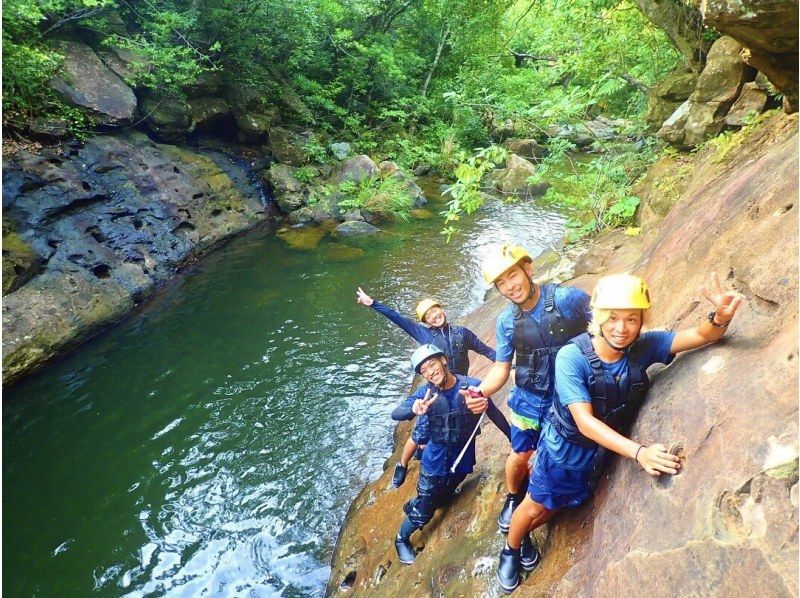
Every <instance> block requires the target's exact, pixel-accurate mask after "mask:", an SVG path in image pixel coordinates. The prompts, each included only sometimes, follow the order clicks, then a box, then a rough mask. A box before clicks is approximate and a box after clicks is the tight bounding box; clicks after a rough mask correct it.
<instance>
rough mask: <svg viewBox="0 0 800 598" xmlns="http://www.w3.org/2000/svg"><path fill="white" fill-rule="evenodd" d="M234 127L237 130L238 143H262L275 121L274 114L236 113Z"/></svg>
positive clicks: (258, 112) (250, 111)
mask: <svg viewBox="0 0 800 598" xmlns="http://www.w3.org/2000/svg"><path fill="white" fill-rule="evenodd" d="M234 117H235V118H236V126H237V127H238V128H239V141H241V142H242V143H262V142H263V141H265V140H266V139H267V136H268V135H269V128H270V126H271V125H272V123H273V121H275V118H276V113H275V112H271V111H266V110H265V111H253V110H248V111H245V112H238V113H237V112H236V111H235V110H234Z"/></svg>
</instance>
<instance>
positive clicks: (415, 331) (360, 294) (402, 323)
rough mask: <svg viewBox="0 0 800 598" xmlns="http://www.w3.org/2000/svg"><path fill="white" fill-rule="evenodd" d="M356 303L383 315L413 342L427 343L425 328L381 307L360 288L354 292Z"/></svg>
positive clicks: (383, 306) (380, 304)
mask: <svg viewBox="0 0 800 598" xmlns="http://www.w3.org/2000/svg"><path fill="white" fill-rule="evenodd" d="M356 303H360V304H361V305H366V306H367V307H371V308H372V309H374V310H375V311H377V312H378V313H379V314H383V315H384V316H385V317H387V318H388V319H389V320H391V321H392V322H394V323H395V324H396V325H397V326H399V327H400V328H402V329H403V331H404V332H405V333H406V334H408V335H409V336H410V337H412V338H413V339H414V340H415V341H417V342H418V343H420V344H422V343H425V342H427V340H428V339H427V336H425V335H424V334H425V332H427V328H426V327H425V326H423V325H422V324H419V323H417V322H416V321H414V320H412V319H410V318H406V317H405V316H402V315H400V314H399V313H397V312H396V311H395V310H393V309H392V308H391V307H387V306H385V305H383V304H382V303H381V302H380V301H376V300H375V299H373V298H372V297H370V296H369V295H367V294H366V293H365V292H364V290H363V289H362V288H361V287H358V290H357V291H356Z"/></svg>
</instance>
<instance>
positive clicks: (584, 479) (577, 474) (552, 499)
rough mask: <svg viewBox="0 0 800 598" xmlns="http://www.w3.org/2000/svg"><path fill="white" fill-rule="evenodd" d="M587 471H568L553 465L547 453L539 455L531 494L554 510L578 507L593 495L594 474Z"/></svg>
mask: <svg viewBox="0 0 800 598" xmlns="http://www.w3.org/2000/svg"><path fill="white" fill-rule="evenodd" d="M593 471H594V469H593V468H591V467H590V468H588V469H586V470H580V471H577V470H573V469H564V468H563V467H560V466H559V465H558V464H557V463H555V462H554V461H553V458H552V457H551V456H550V453H548V452H547V450H546V449H542V450H539V451H537V452H536V461H535V462H534V464H533V471H532V472H531V479H530V482H529V483H528V494H530V496H531V498H532V499H533V500H535V501H536V502H538V503H539V504H541V505H544V506H545V507H547V508H548V509H550V510H556V509H561V508H563V507H577V506H578V505H579V504H581V503H583V502H585V501H586V499H587V498H589V497H590V496H591V494H592V487H591V482H592V473H593Z"/></svg>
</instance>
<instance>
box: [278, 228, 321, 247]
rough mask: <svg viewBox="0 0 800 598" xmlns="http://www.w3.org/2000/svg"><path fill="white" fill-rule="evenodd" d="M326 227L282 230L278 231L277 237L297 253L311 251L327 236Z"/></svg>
mask: <svg viewBox="0 0 800 598" xmlns="http://www.w3.org/2000/svg"><path fill="white" fill-rule="evenodd" d="M329 231H330V227H327V226H304V227H302V228H283V229H281V230H279V231H278V237H279V238H280V239H283V240H284V241H286V243H287V244H288V245H289V247H291V248H292V249H297V250H298V251H313V250H314V249H316V248H317V245H319V242H320V241H321V240H322V237H324V236H325V235H327V234H328V232H329Z"/></svg>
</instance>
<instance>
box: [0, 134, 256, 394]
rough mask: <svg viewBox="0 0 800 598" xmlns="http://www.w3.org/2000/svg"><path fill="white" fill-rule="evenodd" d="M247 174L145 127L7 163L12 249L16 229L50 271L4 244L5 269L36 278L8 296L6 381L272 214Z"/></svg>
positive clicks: (7, 216)
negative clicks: (154, 137) (155, 138)
mask: <svg viewBox="0 0 800 598" xmlns="http://www.w3.org/2000/svg"><path fill="white" fill-rule="evenodd" d="M212 158H214V159H212ZM215 160H217V161H218V162H217V161H215ZM226 170H229V171H226ZM237 177H241V178H237ZM244 182H246V176H245V175H244V173H241V172H239V173H238V175H237V174H236V173H235V172H233V169H232V167H231V166H230V164H229V162H228V161H227V159H226V158H224V157H223V156H221V155H219V156H217V155H213V154H209V155H203V154H198V153H195V152H192V151H188V150H184V149H179V148H176V147H173V146H165V145H158V144H155V143H153V142H151V141H150V140H149V139H148V138H147V137H146V136H144V135H142V134H140V133H129V134H126V135H124V136H102V137H95V138H92V139H90V140H89V141H87V142H86V144H85V146H84V147H83V148H81V149H70V148H64V149H63V150H59V149H53V150H51V151H49V152H45V153H44V154H42V155H39V156H33V155H30V154H25V153H20V154H19V155H18V156H16V157H15V158H14V159H12V160H9V161H6V162H5V163H4V165H3V191H4V193H3V211H4V218H5V219H6V220H7V221H8V222H7V223H6V222H4V225H3V236H4V246H5V242H6V239H7V237H8V235H15V236H16V237H15V238H16V242H15V245H18V246H22V247H24V246H28V247H29V248H30V250H29V251H32V252H33V253H34V254H35V256H36V258H35V262H36V263H37V266H36V268H37V269H38V270H40V272H38V273H37V272H36V271H35V270H34V271H31V269H30V268H26V267H25V266H24V265H22V262H20V260H19V259H18V258H16V257H14V256H13V255H6V249H5V247H4V251H3V270H4V274H5V272H7V271H9V268H10V270H11V271H15V272H16V271H17V270H21V271H23V272H25V276H24V277H25V278H26V279H28V280H27V281H26V282H25V283H24V284H22V285H21V286H20V285H19V284H18V283H15V284H14V285H12V287H11V288H10V289H9V290H11V292H9V293H8V294H6V295H5V296H4V297H3V382H4V383H8V382H10V381H13V380H15V379H17V378H19V377H20V376H21V375H23V374H25V373H27V372H30V371H32V370H34V369H36V368H37V367H39V366H41V365H42V364H43V363H45V362H46V361H47V360H48V359H50V358H51V357H53V356H54V355H56V354H59V353H62V352H63V351H64V350H66V349H67V348H69V347H71V346H74V345H75V344H77V343H79V342H80V341H82V340H83V339H85V338H86V337H87V336H89V335H90V334H92V333H94V332H96V331H97V330H99V329H100V328H102V327H103V326H105V325H107V324H109V323H110V322H113V321H114V320H116V319H119V318H121V317H122V316H124V315H126V314H127V313H128V312H129V311H130V310H131V309H132V308H133V306H134V304H135V303H136V302H139V301H141V300H142V299H143V298H144V297H146V296H147V295H148V294H149V293H150V292H151V291H152V290H153V289H154V288H155V287H156V286H157V285H159V284H162V283H163V282H165V281H166V280H168V279H169V278H170V277H171V276H173V275H174V273H175V272H176V270H177V269H179V268H181V267H182V266H183V265H185V264H186V263H187V262H188V261H190V260H191V259H193V258H194V257H196V256H197V255H199V254H200V253H202V252H203V251H207V250H208V249H209V248H210V247H211V246H213V245H214V244H215V243H217V242H219V241H220V240H222V239H224V238H226V237H228V236H230V235H233V234H236V233H238V232H241V231H243V230H245V229H247V228H249V227H252V226H253V225H254V224H256V223H257V222H260V221H262V220H263V219H264V218H265V217H266V212H265V210H266V208H265V207H264V206H263V205H261V202H260V198H259V196H258V195H257V193H256V192H255V191H254V190H252V189H248V188H246V187H245V186H244V184H243V183H244ZM237 185H238V187H237ZM7 233H8V234H7ZM26 251H27V250H26ZM19 253H20V252H15V254H19ZM22 253H24V251H23V252H22ZM28 259H29V261H31V260H32V258H31V256H30V255H28ZM5 282H6V281H5V275H4V283H5ZM16 286H18V287H19V288H15V289H14V287H16Z"/></svg>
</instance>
